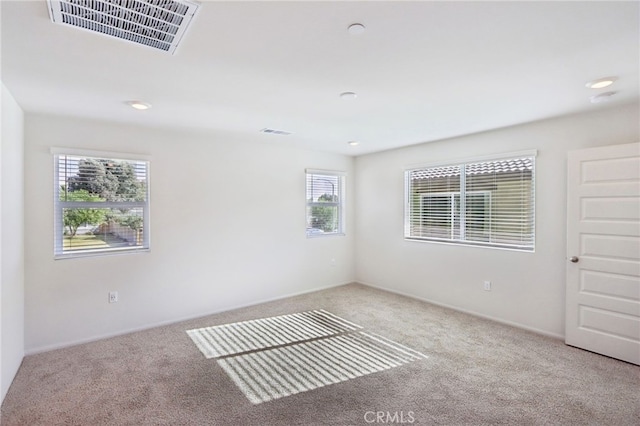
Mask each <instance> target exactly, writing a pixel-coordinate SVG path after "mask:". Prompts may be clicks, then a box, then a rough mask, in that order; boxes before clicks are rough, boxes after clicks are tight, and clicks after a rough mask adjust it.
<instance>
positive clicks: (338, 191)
mask: <svg viewBox="0 0 640 426" xmlns="http://www.w3.org/2000/svg"><path fill="white" fill-rule="evenodd" d="M343 180H344V177H343V176H338V175H329V174H315V173H307V183H306V187H307V188H306V189H307V196H306V198H307V236H321V235H326V234H339V233H342V232H343V229H342V228H343V226H342V220H343V219H342V205H343V185H344V182H343Z"/></svg>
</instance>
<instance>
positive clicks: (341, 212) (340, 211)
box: [305, 169, 346, 238]
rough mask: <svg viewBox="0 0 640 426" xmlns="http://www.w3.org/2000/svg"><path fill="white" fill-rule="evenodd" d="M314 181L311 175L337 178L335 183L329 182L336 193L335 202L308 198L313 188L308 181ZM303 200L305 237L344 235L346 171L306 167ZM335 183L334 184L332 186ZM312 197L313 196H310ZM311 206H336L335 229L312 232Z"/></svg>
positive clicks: (317, 177) (318, 178)
mask: <svg viewBox="0 0 640 426" xmlns="http://www.w3.org/2000/svg"><path fill="white" fill-rule="evenodd" d="M310 177H311V182H314V180H313V177H316V179H315V180H316V181H317V180H323V179H325V180H328V179H330V178H337V183H336V184H334V183H333V182H331V185H332V189H333V190H335V192H336V194H335V195H337V201H336V202H327V201H325V202H321V203H319V202H314V201H313V200H309V194H312V196H313V193H314V191H313V189H312V188H309V182H310ZM305 178H306V179H305V190H306V195H305V201H306V224H307V231H306V233H307V238H318V237H320V238H321V237H330V236H344V235H345V205H344V204H345V188H346V173H345V172H341V171H334V170H317V169H306V170H305ZM334 185H335V186H334ZM312 198H313V197H312ZM313 207H336V208H337V216H338V217H337V221H338V223H337V229H336V230H335V231H334V232H314V231H313V228H312V227H310V222H311V215H310V209H312V208H313Z"/></svg>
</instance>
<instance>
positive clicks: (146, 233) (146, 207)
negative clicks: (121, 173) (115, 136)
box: [51, 148, 151, 260]
mask: <svg viewBox="0 0 640 426" xmlns="http://www.w3.org/2000/svg"><path fill="white" fill-rule="evenodd" d="M51 154H52V156H53V162H54V176H53V197H54V203H53V204H54V209H53V210H54V227H53V228H54V259H56V260H58V259H70V258H80V257H88V256H105V255H114V254H131V253H140V252H148V251H149V250H150V246H151V244H150V199H149V195H150V178H149V176H150V165H151V164H150V158H149V157H148V156H144V155H135V154H125V153H118V152H108V151H90V150H78V149H72V148H51ZM61 156H73V157H86V158H93V159H106V160H113V161H134V162H142V163H144V164H145V167H146V172H145V173H146V182H145V183H146V197H145V199H146V200H145V201H105V202H99V203H96V202H90V201H87V202H81V201H61V200H60V180H59V173H60V169H59V157H61ZM67 208H78V209H82V208H100V209H110V208H112V209H120V208H127V209H131V208H142V212H143V214H142V220H143V226H142V244H141V245H134V246H129V247H108V248H94V249H86V250H67V251H65V250H64V242H63V241H64V209H67Z"/></svg>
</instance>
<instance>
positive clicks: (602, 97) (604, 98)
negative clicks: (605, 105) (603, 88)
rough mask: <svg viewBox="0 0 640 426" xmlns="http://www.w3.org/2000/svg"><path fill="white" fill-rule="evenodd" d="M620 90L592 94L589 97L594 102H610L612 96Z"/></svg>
mask: <svg viewBox="0 0 640 426" xmlns="http://www.w3.org/2000/svg"><path fill="white" fill-rule="evenodd" d="M616 93H618V92H604V93H600V94H597V95H593V96H591V97H590V98H589V99H590V100H591V103H592V104H599V103H600V102H608V101H610V100H611V97H612V96H613V95H615V94H616Z"/></svg>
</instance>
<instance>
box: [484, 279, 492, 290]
mask: <svg viewBox="0 0 640 426" xmlns="http://www.w3.org/2000/svg"><path fill="white" fill-rule="evenodd" d="M484 291H491V281H485V282H484Z"/></svg>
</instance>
